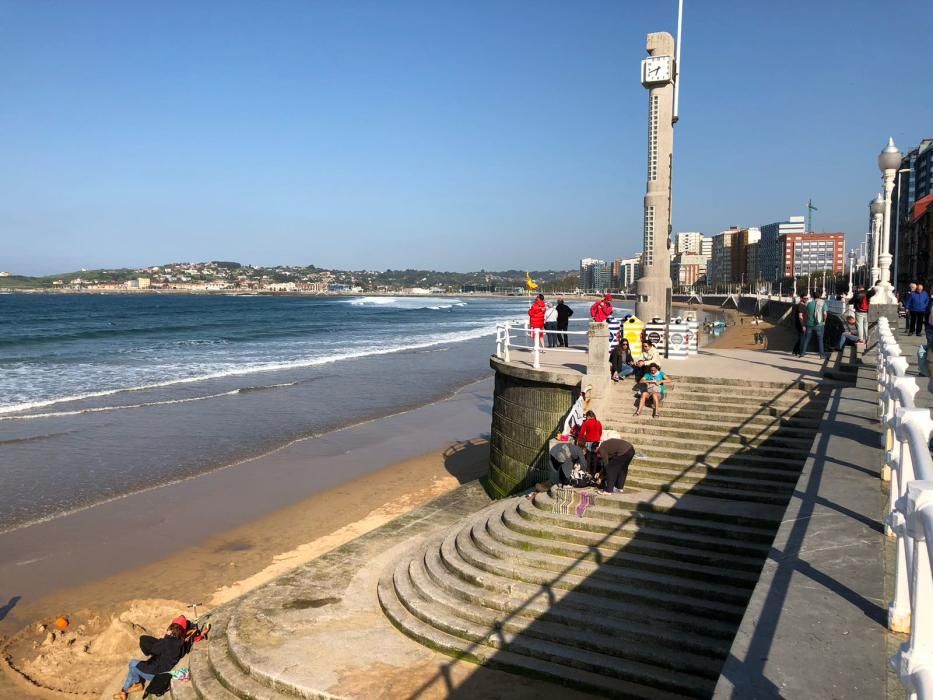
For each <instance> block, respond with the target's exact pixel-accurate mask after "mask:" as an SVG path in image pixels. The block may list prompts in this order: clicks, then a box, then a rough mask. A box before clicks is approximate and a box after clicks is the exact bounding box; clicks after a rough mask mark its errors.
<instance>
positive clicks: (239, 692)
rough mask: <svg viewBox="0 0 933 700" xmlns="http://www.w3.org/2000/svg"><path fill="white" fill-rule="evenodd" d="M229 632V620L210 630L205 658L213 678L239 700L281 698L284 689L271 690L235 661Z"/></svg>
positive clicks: (266, 684)
mask: <svg viewBox="0 0 933 700" xmlns="http://www.w3.org/2000/svg"><path fill="white" fill-rule="evenodd" d="M218 627H219V629H218ZM229 630H230V620H229V618H228V619H226V620H224V621H221V622H220V624H219V625H215V626H214V628H213V629H212V635H211V640H210V644H209V646H208V654H207V658H208V667H209V670H210V672H211V674H212V675H213V676H214V678H215V679H216V680H217V681H218V683H219V684H220V685H221V686H222V687H223V688H224V689H225V690H227V691H228V692H230V693H232V694H233V695H234V696H236V697H238V698H241V700H272V699H273V698H281V697H282V695H283V693H282V692H281V691H282V690H284V688H273V687H272V684H271V683H266V682H262V679H260V678H257V677H255V676H254V675H253V674H252V673H250V672H249V671H248V670H247V669H248V667H244V666H241V665H240V663H239V662H238V661H237V660H236V659H235V657H234V656H233V653H232V652H231V649H230V640H229V638H228V637H227V634H228V632H229ZM276 691H279V692H276Z"/></svg>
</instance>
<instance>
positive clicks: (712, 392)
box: [633, 375, 819, 401]
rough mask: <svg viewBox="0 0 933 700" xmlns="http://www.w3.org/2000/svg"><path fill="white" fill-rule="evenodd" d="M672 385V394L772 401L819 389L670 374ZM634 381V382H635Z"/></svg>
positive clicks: (809, 394) (809, 395) (810, 395)
mask: <svg viewBox="0 0 933 700" xmlns="http://www.w3.org/2000/svg"><path fill="white" fill-rule="evenodd" d="M670 382H671V384H670V386H669V387H668V392H669V393H670V394H674V393H677V394H696V395H698V396H703V397H715V396H720V395H728V396H733V397H736V398H754V399H760V400H767V401H771V400H774V399H782V398H783V399H793V400H795V401H797V400H809V399H811V398H813V396H814V395H815V394H816V393H817V392H818V391H819V390H813V391H804V390H802V389H794V388H785V389H777V390H775V389H769V388H767V387H758V386H737V385H730V384H712V383H709V384H704V383H698V382H693V381H690V380H679V379H677V377H676V376H674V375H671V376H670ZM633 383H634V382H633Z"/></svg>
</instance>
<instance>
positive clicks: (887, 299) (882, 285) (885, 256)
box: [872, 138, 903, 304]
mask: <svg viewBox="0 0 933 700" xmlns="http://www.w3.org/2000/svg"><path fill="white" fill-rule="evenodd" d="M902 157H903V154H902V153H901V152H900V151H899V150H897V146H895V145H894V139H893V138H889V139H888V145H887V146H885V148H884V150H883V151H881V154H880V155H879V156H878V167H879V168H880V169H881V172H882V174H883V178H884V229H883V231H882V233H881V245H880V246H879V250H880V251H881V252H880V254H879V255H878V264H879V267H880V268H881V282H879V283H878V286H877V287H876V291H875V296H873V297H872V301H873V302H875V303H878V304H895V303H897V302H896V300H895V298H894V294H893V293H892V292H891V252H890V243H891V241H890V238H891V191H892V190H893V189H894V175H895V174H896V173H897V169H898V168H899V167H901V158H902ZM876 300H877V301H876Z"/></svg>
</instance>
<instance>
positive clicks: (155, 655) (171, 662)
mask: <svg viewBox="0 0 933 700" xmlns="http://www.w3.org/2000/svg"><path fill="white" fill-rule="evenodd" d="M187 630H188V620H187V619H185V617H184V616H183V615H179V616H178V617H176V618H175V619H174V620H172V624H170V625H169V626H168V630H166V632H165V636H164V637H162V639H155V638H154V637H149V636H143V637H140V638H139V648H140V649H141V650H142V652H143V653H144V654H147V655H148V656H149V658H148V659H146V660H145V661H140V660H139V659H133V660H132V661H130V669H129V673H127V674H126V680H125V681H124V682H123V690H121V691H120V692H119V693H117V694H116V695H114V696H113V697H114V699H115V700H126V698H127V696H128V695H129V694H130V693H134V692H136V691H139V690H142V689H143V687H144V686H145V683H146V682H149V681H151V680H152V679H153V678H155V677H156V676H157V675H158V674H160V673H165V672H166V671H171V670H172V669H173V668H174V667H175V664H177V663H178V662H179V661H180V660H181V657H182V656H184V655H185V632H187Z"/></svg>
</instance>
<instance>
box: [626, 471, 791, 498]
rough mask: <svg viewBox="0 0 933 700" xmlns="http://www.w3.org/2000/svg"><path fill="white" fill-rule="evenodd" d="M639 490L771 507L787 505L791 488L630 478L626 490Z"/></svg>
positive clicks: (634, 476)
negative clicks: (761, 504)
mask: <svg viewBox="0 0 933 700" xmlns="http://www.w3.org/2000/svg"><path fill="white" fill-rule="evenodd" d="M629 487H631V488H633V489H641V490H645V491H660V492H662V493H670V494H675V495H678V494H693V495H696V496H706V497H708V498H724V499H730V500H739V501H747V502H749V503H769V504H771V505H785V506H786V505H787V502H788V500H790V495H791V493H792V492H793V488H790V489H784V490H781V491H777V490H774V489H765V488H759V489H752V488H737V487H735V486H734V485H732V486H730V485H723V484H718V485H716V484H709V483H706V482H698V483H686V484H685V483H680V482H676V481H674V482H666V481H660V480H657V479H649V478H645V477H639V476H638V475H633V476H630V477H629V479H628V481H627V482H626V488H629Z"/></svg>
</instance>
